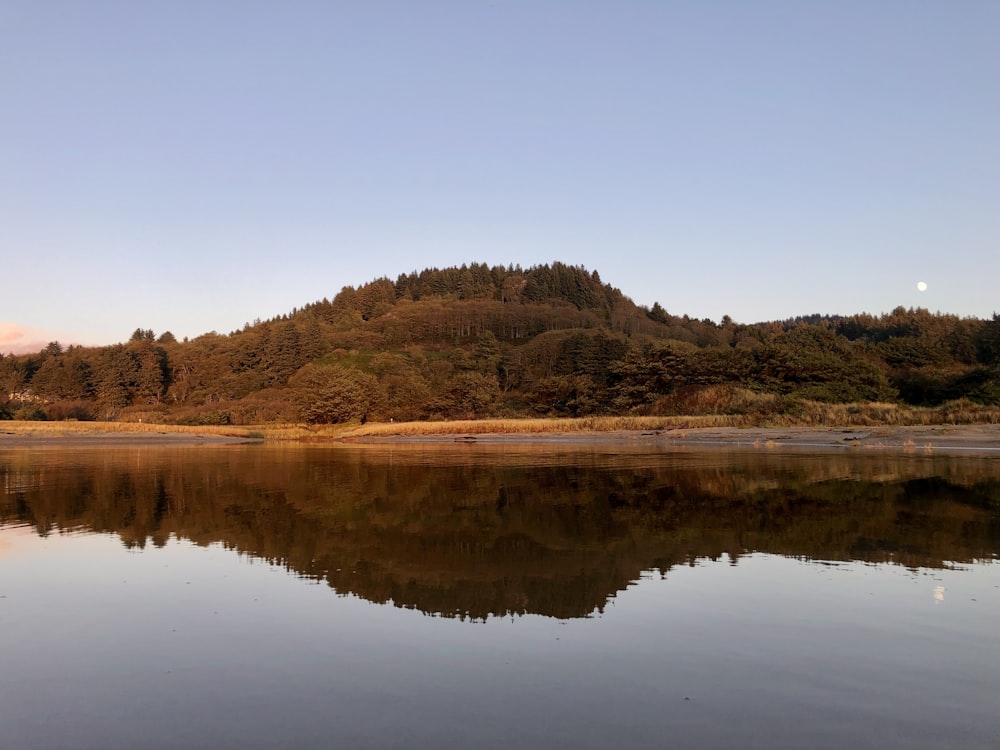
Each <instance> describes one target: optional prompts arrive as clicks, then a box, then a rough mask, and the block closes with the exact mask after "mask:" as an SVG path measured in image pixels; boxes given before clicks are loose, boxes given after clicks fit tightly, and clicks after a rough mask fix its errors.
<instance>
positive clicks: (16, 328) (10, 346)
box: [0, 321, 58, 354]
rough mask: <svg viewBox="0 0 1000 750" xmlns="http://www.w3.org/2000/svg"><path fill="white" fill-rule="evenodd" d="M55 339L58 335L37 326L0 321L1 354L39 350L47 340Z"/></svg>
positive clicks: (28, 352)
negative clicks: (31, 326) (50, 333)
mask: <svg viewBox="0 0 1000 750" xmlns="http://www.w3.org/2000/svg"><path fill="white" fill-rule="evenodd" d="M57 339H58V337H56V336H52V335H49V333H48V332H47V331H43V330H41V329H38V328H29V327H27V326H22V325H18V324H17V323H4V322H2V321H0V352H2V353H3V354H31V353H32V352H37V351H41V350H42V349H44V348H45V345H46V344H47V343H48V342H49V341H54V340H57Z"/></svg>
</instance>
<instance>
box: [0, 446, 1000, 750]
mask: <svg viewBox="0 0 1000 750" xmlns="http://www.w3.org/2000/svg"><path fill="white" fill-rule="evenodd" d="M998 552H1000V459H998V458H991V457H974V456H961V457H950V458H949V457H935V456H925V455H889V454H883V453H877V454H864V453H858V452H856V451H854V452H848V451H844V452H829V453H823V454H807V453H799V454H786V455H779V454H775V453H771V452H769V451H747V452H728V451H723V450H689V451H674V452H667V453H664V452H663V451H662V450H651V449H647V450H644V449H643V448H641V447H635V446H614V447H613V448H610V449H609V448H608V447H607V446H604V447H595V448H592V449H586V448H584V449H581V448H580V447H579V446H576V447H574V446H565V447H559V446H535V447H511V446H497V445H492V446H491V445H461V444H456V445H447V446H411V445H403V446H354V447H351V446H335V447H310V446H277V447H272V446H259V445H250V446H195V447H185V448H180V447H171V448H149V447H144V448H127V449H126V448H104V449H97V448H86V449H46V448H32V449H17V450H2V451H0V634H2V637H3V639H4V647H3V649H2V650H0V745H2V746H3V747H10V748H102V749H104V748H180V747H184V748H213V749H217V748H277V747H287V748H331V747H343V748H348V747H351V748H355V747H356V748H396V747H398V748H425V747H426V748H441V747H475V748H494V747H496V748H499V747H503V748H509V747H517V748H558V747H566V748H574V749H576V748H608V747H624V748H736V747H739V748H838V750H839V749H840V748H965V749H969V748H991V749H992V750H995V748H997V747H1000V566H998V565H997V559H998V558H997V555H998Z"/></svg>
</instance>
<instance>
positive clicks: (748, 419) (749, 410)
mask: <svg viewBox="0 0 1000 750" xmlns="http://www.w3.org/2000/svg"><path fill="white" fill-rule="evenodd" d="M738 397H739V401H740V407H741V409H740V411H739V412H738V413H729V414H725V413H722V414H698V415H670V416H618V417H583V418H577V419H562V418H541V419H481V420H456V421H449V422H370V423H368V424H363V425H361V424H357V423H353V424H341V425H307V424H264V425H199V426H190V425H166V424H149V423H146V422H71V421H65V422H28V421H7V422H2V423H0V432H6V433H9V434H15V435H17V434H20V435H25V436H28V435H34V436H66V435H81V434H107V433H123V432H125V433H130V432H134V433H180V434H190V435H222V436H229V437H242V438H261V439H265V440H299V441H320V440H341V439H345V438H346V439H352V438H366V437H392V436H400V437H407V436H419V435H461V434H466V435H468V434H476V433H478V434H544V433H567V432H568V433H573V432H624V431H641V432H655V431H658V430H675V429H696V428H699V427H906V426H928V425H972V424H1000V408H997V407H987V406H979V405H977V404H973V403H971V402H968V401H955V402H951V403H948V404H944V405H942V406H939V407H933V408H930V407H926V408H925V407H912V406H901V405H898V404H880V403H871V404H823V403H818V402H813V401H796V402H795V403H794V405H793V408H791V409H787V410H785V411H779V410H778V409H776V408H775V406H776V405H777V404H778V403H779V402H778V401H777V400H776V399H777V397H775V396H771V395H769V394H750V393H749V392H743V393H739V394H738ZM785 406H787V402H786V404H785Z"/></svg>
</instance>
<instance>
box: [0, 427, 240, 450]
mask: <svg viewBox="0 0 1000 750" xmlns="http://www.w3.org/2000/svg"><path fill="white" fill-rule="evenodd" d="M70 424H71V423H70ZM82 424H86V425H87V427H86V428H82V427H65V426H62V427H51V426H49V423H44V426H42V427H37V426H33V423H30V422H29V423H17V422H0V449H3V448H28V447H41V446H51V447H56V448H58V447H82V446H94V447H101V446H109V447H110V446H132V445H135V446H143V445H204V444H209V443H213V444H225V443H249V442H259V440H257V439H254V438H251V437H247V436H241V435H223V434H213V433H210V432H204V431H187V430H183V431H182V430H178V429H177V428H176V427H161V428H159V429H156V428H153V427H152V426H150V427H149V428H147V429H143V430H122V429H115V428H114V425H111V424H108V425H107V427H106V429H95V428H94V427H93V423H82Z"/></svg>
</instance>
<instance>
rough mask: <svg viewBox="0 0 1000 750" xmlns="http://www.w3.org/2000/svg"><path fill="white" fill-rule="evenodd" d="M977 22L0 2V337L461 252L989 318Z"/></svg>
mask: <svg viewBox="0 0 1000 750" xmlns="http://www.w3.org/2000/svg"><path fill="white" fill-rule="evenodd" d="M998 40H1000V3H998V2H996V0H987V1H985V2H975V1H972V0H970V1H961V0H959V1H956V2H938V1H936V0H935V1H930V0H924V1H922V0H900V1H899V2H896V1H893V0H879V1H878V2H869V1H868V0H863V1H858V2H850V1H847V2H843V1H841V0H838V1H837V2H833V1H832V0H831V1H830V2H825V3H824V2H799V1H798V0H788V1H786V2H742V1H739V2H737V1H736V0H733V1H731V2H725V1H723V0H720V1H718V2H700V1H696V0H687V1H685V0H676V1H673V0H646V1H645V2H628V1H623V0H615V1H614V2H612V1H611V0H607V1H606V2H586V1H585V0H584V1H579V0H565V1H563V2H554V1H552V2H546V1H545V0H524V1H523V2H514V1H505V0H496V1H495V2H476V1H475V0H456V1H455V2H432V1H427V2H412V1H400V2H378V1H377V0H367V1H361V0H358V1H357V2H335V1H334V0H328V1H323V2H318V1H317V2H307V1H305V0H298V1H294V0H293V1H292V2H285V3H278V2H255V1H253V0H246V1H237V0H232V1H230V2H226V1H223V0H188V1H185V0H169V1H167V0H160V1H156V2H154V1H152V0H151V1H149V2H133V1H132V0H123V1H121V2H111V1H107V0H88V1H87V2H83V1H82V0H80V1H72V2H58V1H56V0H5V2H3V3H2V4H0V268H2V269H3V270H2V279H3V283H2V287H0V350H3V351H9V350H11V349H12V348H16V347H17V346H18V345H24V344H25V342H28V341H29V340H30V341H36V340H37V341H41V342H42V343H44V341H46V340H50V339H59V340H60V341H62V342H64V343H71V342H78V343H85V344H105V343H112V342H115V341H120V340H123V339H127V337H128V335H129V334H130V333H131V331H132V330H134V329H135V328H136V327H142V328H152V329H153V330H154V331H155V332H156V333H161V332H163V331H164V330H171V331H173V332H174V333H175V334H176V335H177V336H178V337H181V336H190V337H194V336H197V335H199V334H201V333H204V332H206V331H209V330H213V329H214V330H217V331H219V332H222V333H226V332H229V331H231V330H233V329H236V328H239V327H241V326H242V325H243V323H244V322H246V321H252V320H253V319H255V318H258V317H261V318H267V317H271V316H273V315H277V314H280V313H283V312H288V311H290V310H291V308H292V307H296V306H301V305H302V304H304V303H307V302H311V301H314V300H317V299H320V298H322V297H332V296H333V295H335V294H336V293H337V292H338V291H339V290H340V289H341V287H343V286H344V285H347V284H351V285H358V284H361V283H364V282H366V281H369V280H371V279H373V278H376V277H379V276H383V275H386V276H389V277H390V278H393V279H394V278H395V277H396V276H397V275H398V274H399V273H402V272H407V271H411V270H415V269H422V268H425V267H431V266H437V267H442V266H447V265H453V264H461V263H463V262H486V263H489V264H504V265H506V264H508V263H519V264H521V265H522V266H529V265H534V264H538V263H546V262H551V261H553V260H560V261H563V262H565V263H570V264H575V265H577V264H578V265H584V266H586V267H587V268H589V269H596V270H598V271H599V272H600V273H601V275H602V277H603V278H604V280H605V281H607V282H609V283H611V284H613V285H614V286H617V287H619V288H620V289H621V290H622V291H623V292H624V293H625V294H627V295H628V296H630V297H632V299H634V300H635V301H636V302H638V303H640V304H647V305H651V304H652V303H653V302H655V301H658V302H660V304H662V305H663V306H664V307H665V308H666V309H667V310H668V311H669V312H671V313H676V314H684V313H687V314H689V315H692V316H694V317H698V318H703V317H709V318H712V319H714V320H718V319H719V318H721V317H722V316H723V315H726V314H728V315H730V316H732V317H733V318H734V319H735V320H737V321H740V322H753V321H757V320H765V319H775V318H787V317H792V316H795V315H799V314H808V313H814V312H819V313H831V314H832V313H845V314H846V313H854V312H861V311H867V312H873V313H879V312H886V311H889V310H891V309H892V308H894V307H895V306H897V305H904V306H906V307H910V306H922V307H927V308H929V309H931V310H940V311H942V312H951V313H957V314H960V315H976V316H980V317H988V316H990V315H991V314H992V313H993V312H994V311H995V310H1000V42H998ZM918 281H925V282H926V283H927V285H928V288H927V290H926V291H924V292H919V291H918V290H917V286H916V285H917V282H918Z"/></svg>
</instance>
